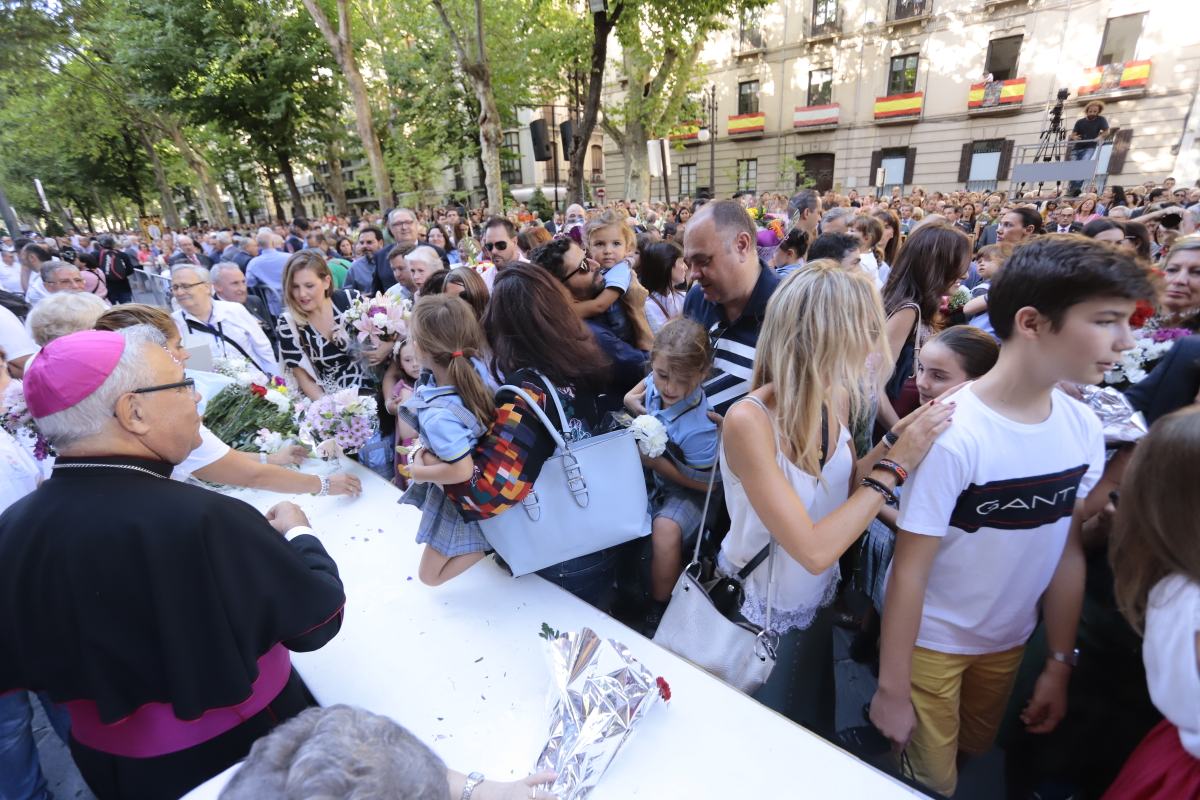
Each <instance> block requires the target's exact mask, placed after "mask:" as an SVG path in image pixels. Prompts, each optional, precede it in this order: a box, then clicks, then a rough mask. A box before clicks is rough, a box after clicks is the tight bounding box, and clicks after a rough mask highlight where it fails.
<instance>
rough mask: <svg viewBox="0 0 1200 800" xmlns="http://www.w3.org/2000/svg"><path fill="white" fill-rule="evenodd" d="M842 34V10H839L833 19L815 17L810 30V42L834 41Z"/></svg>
mask: <svg viewBox="0 0 1200 800" xmlns="http://www.w3.org/2000/svg"><path fill="white" fill-rule="evenodd" d="M841 32H842V10H841V9H840V8H839V9H838V10H837V13H835V14H834V15H833V16H832V17H825V18H824V19H818V18H816V17H813V18H812V20H811V21H810V24H809V28H808V41H810V42H815V41H820V40H822V39H832V38H834V37H835V36H839V35H840V34H841Z"/></svg>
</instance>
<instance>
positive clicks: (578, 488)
mask: <svg viewBox="0 0 1200 800" xmlns="http://www.w3.org/2000/svg"><path fill="white" fill-rule="evenodd" d="M542 381H543V383H545V384H546V388H547V390H548V394H549V397H550V398H551V399H552V400H553V401H554V405H555V408H556V409H557V410H558V418H559V419H560V420H563V421H564V423H565V421H566V419H567V415H566V412H565V411H564V410H563V407H562V401H561V400H559V397H558V391H557V390H556V389H555V388H554V385H553V384H551V383H550V381H548V380H546V378H545V377H542ZM504 391H508V392H512V393H513V394H515V395H516V396H517V397H520V398H521V399H522V400H524V401H525V404H526V406H527V407H528V409H529V410H530V411H532V412H533V413H534V414H536V415H537V418H538V419H539V420H541V422H542V424H543V425H545V426H546V430H547V431H549V432H550V436H551V437H553V439H554V443H555V445H556V446H557V447H556V450H555V452H554V455H552V456H551V457H550V458H548V459H547V460H546V463H545V464H544V465H543V466H542V471H541V473H540V474H539V475H538V478H537V480H536V481H535V482H534V485H533V490H532V491H530V492H529V494H528V496H526V498H525V499H524V500H523V501H522V502H521V503H520V506H519V507H514V508H510V509H509V510H507V511H505V512H503V513H501V514H497V515H496V516H494V517H489V518H488V519H483V520H480V521H479V527H480V529H481V530H482V531H483V535H484V538H486V539H487V540H488V544H490V545H491V546H492V547H493V548H494V549H495V550H496V552H497V553H498V554H499V555H500V557H501V558H503V559H504V561H505V563H506V564H508V567H509V569H510V570H512V574H513V575H514V576H520V575H526V574H528V573H530V572H537V571H538V570H540V569H544V568H545V567H549V566H552V565H554V564H559V563H561V562H563V561H567V560H568V559H572V558H578V557H579V556H586V555H590V554H591V553H597V552H599V551H601V550H604V549H606V548H609V547H613V546H615V545H618V544H624V543H625V542H628V541H630V540H632V539H637V538H639V537H641V536H646V535H647V534H649V533H650V519H649V515H648V513H647V503H646V481H645V479H644V478H643V473H642V460H641V458H640V457H639V455H638V446H637V442H636V440H635V439H634V438H633V432H632V431H631V430H629V429H627V428H626V429H623V430H619V431H613V432H611V433H605V434H601V435H600V436H593V437H591V438H588V439H582V440H580V441H577V442H571V443H569V444H568V443H567V441H566V440H565V439H563V437H562V434H561V433H560V432H559V430H558V429H557V428H556V427H555V426H554V424H553V423H552V422H551V421H550V418H549V417H547V416H546V412H545V411H543V410H542V408H541V406H539V405H538V404H537V403H536V402H534V399H533V398H532V397H530V396H529V393H528V392H526V391H525V390H524V389H521V388H520V387H518V386H512V385H510V384H505V385H504V386H501V387H500V389H499V390H498V391H497V393H499V392H504Z"/></svg>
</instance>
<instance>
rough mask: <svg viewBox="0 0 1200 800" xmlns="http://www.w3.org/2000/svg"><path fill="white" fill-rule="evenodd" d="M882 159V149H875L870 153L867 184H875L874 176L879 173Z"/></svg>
mask: <svg viewBox="0 0 1200 800" xmlns="http://www.w3.org/2000/svg"><path fill="white" fill-rule="evenodd" d="M882 161H883V151H882V150H876V151H874V152H873V153H871V173H870V175H868V176H867V177H868V178H869V179H870V182H869V183H868V184H867V185H868V186H874V185H875V176H876V175H878V174H879V165H880V163H881V162H882Z"/></svg>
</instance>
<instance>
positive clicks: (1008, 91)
mask: <svg viewBox="0 0 1200 800" xmlns="http://www.w3.org/2000/svg"><path fill="white" fill-rule="evenodd" d="M1024 101H1025V79H1024V78H1013V79H1011V80H1007V81H984V82H983V83H976V84H974V85H973V86H972V87H971V90H970V92H968V93H967V113H969V114H971V115H976V114H981V115H982V114H999V113H1003V112H1005V111H1009V112H1012V111H1018V110H1020V108H1021V103H1023V102H1024Z"/></svg>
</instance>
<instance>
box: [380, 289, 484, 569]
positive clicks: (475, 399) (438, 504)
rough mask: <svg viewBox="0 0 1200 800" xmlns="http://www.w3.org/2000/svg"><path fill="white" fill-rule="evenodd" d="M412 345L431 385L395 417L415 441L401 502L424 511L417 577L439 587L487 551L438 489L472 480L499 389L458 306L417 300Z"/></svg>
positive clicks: (476, 333)
mask: <svg viewBox="0 0 1200 800" xmlns="http://www.w3.org/2000/svg"><path fill="white" fill-rule="evenodd" d="M409 341H410V342H411V343H412V346H413V350H414V353H415V355H416V357H417V361H418V362H419V363H420V364H421V366H422V367H423V368H424V369H426V370H428V372H429V377H427V378H426V379H425V380H424V381H423V382H422V383H421V384H420V385H419V386H417V387H416V389H415V390H414V392H413V395H412V397H410V398H409V399H408V400H407V401H405V402H404V404H403V405H401V406H400V409H399V418H400V422H401V423H402V427H401V429H400V432H401V433H402V434H403V435H404V436H405V438H407V437H409V436H412V437H415V438H417V439H418V445H417V448H416V449H415V450H414V451H412V452H411V453H410V454H409V464H410V466H409V469H410V471H411V473H412V479H411V480H412V485H411V486H410V487H409V489H408V491H406V492H405V493H404V496H403V497H401V498H400V502H401V503H405V504H408V505H414V506H417V507H418V508H420V509H421V524H420V527H419V528H418V529H417V542H418V543H419V544H424V545H425V550H424V551H423V552H422V554H421V566H420V569H419V573H418V574H419V576H420V578H421V580H422V581H423V582H424V583H427V584H429V585H431V586H436V585H438V584H440V583H444V582H445V581H448V580H450V579H451V578H453V577H455V576H456V575H459V574H461V573H462V572H463V571H464V570H466V569H467V568H468V567H470V566H471V565H472V564H474V563H475V562H476V561H479V560H480V559H482V558H483V556H484V553H485V552H486V551H487V550H488V549H489V547H488V543H487V540H486V539H485V538H484V537H483V533H482V532H481V531H480V529H479V524H478V523H476V522H466V521H465V520H464V519H463V518H462V515H461V514H459V512H458V508H457V506H455V505H454V504H453V503H452V502H450V501H449V500H448V499H447V498H446V494H445V492H444V491H443V490H442V486H444V485H447V484H455V483H463V482H465V481H468V480H470V479H471V476H472V475H473V474H474V468H475V467H474V461H473V460H472V459H471V452H472V450H474V448H475V444H476V442H478V441H479V437H481V436H482V435H483V434H484V432H485V431H486V430H487V427H488V425H489V424H491V421H492V415H493V413H494V412H495V400H494V398H495V391H496V385H495V382H494V381H492V379H491V378H490V377H489V375H488V371H487V367H486V365H485V364H484V362H483V358H482V353H483V331H482V330H481V329H480V327H479V321H478V320H477V319H476V318H475V313H474V312H473V311H472V310H471V307H470V306H469V305H467V304H466V302H464V301H463V300H462V299H460V298H458V297H454V296H452V295H440V294H439V295H430V296H428V297H422V298H421V299H420V300H419V301H418V302H417V304H416V306H415V307H414V308H413V315H412V319H411V320H410V322H409Z"/></svg>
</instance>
